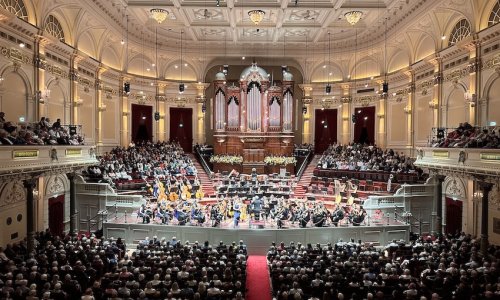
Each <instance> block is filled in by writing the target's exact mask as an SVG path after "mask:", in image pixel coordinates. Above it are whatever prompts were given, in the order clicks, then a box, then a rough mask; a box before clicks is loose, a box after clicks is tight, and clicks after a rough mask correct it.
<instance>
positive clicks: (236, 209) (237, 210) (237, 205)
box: [233, 199, 242, 228]
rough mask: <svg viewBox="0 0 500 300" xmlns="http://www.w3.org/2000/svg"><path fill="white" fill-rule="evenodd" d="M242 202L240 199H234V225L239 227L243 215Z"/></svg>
mask: <svg viewBox="0 0 500 300" xmlns="http://www.w3.org/2000/svg"><path fill="white" fill-rule="evenodd" d="M241 205H242V204H241V203H240V200H239V199H236V200H235V201H234V206H233V211H234V227H235V228H237V227H238V224H239V222H240V217H241Z"/></svg>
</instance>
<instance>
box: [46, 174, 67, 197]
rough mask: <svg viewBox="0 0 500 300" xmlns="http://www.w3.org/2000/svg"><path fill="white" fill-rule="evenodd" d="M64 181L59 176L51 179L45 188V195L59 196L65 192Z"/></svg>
mask: <svg viewBox="0 0 500 300" xmlns="http://www.w3.org/2000/svg"><path fill="white" fill-rule="evenodd" d="M65 181H66V180H65V179H63V178H61V176H54V177H52V178H51V179H50V180H49V182H48V183H47V187H46V189H45V194H46V195H54V194H61V193H64V192H65Z"/></svg>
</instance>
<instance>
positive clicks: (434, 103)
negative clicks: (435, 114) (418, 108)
mask: <svg viewBox="0 0 500 300" xmlns="http://www.w3.org/2000/svg"><path fill="white" fill-rule="evenodd" d="M429 108H430V109H437V108H438V103H437V101H435V100H431V101H429Z"/></svg>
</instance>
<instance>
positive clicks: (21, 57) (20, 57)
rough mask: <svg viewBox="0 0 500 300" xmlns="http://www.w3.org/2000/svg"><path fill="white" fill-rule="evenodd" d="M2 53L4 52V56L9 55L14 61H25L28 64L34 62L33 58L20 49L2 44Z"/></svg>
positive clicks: (0, 47) (0, 48)
mask: <svg viewBox="0 0 500 300" xmlns="http://www.w3.org/2000/svg"><path fill="white" fill-rule="evenodd" d="M0 53H2V55H3V56H5V57H7V58H8V59H10V60H12V61H14V62H18V63H24V64H27V65H32V64H33V58H31V57H29V56H27V55H25V54H24V53H23V52H21V51H19V50H18V49H10V48H6V47H3V46H0Z"/></svg>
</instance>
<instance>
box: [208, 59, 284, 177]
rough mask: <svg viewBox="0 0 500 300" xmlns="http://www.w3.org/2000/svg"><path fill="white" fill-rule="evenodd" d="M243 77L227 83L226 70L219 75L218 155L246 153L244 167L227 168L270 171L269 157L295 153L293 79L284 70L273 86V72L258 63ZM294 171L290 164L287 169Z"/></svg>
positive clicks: (215, 114) (215, 112)
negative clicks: (267, 164)
mask: <svg viewBox="0 0 500 300" xmlns="http://www.w3.org/2000/svg"><path fill="white" fill-rule="evenodd" d="M239 78H240V80H239V82H237V83H236V82H227V81H226V78H225V75H224V74H223V73H222V72H219V73H217V74H216V78H215V81H214V91H215V97H214V99H215V100H214V101H215V103H214V105H213V106H212V107H213V118H214V124H216V126H215V133H214V137H215V145H214V150H215V154H216V155H218V154H229V155H241V156H243V164H242V165H241V166H227V169H231V168H234V169H239V171H242V172H244V173H250V172H251V170H252V169H253V168H255V169H256V170H257V172H259V173H266V168H265V165H264V157H265V156H269V155H283V156H292V153H293V132H292V128H293V124H292V123H293V118H294V115H293V114H294V107H293V106H294V105H293V103H294V101H293V87H294V82H293V78H292V75H291V74H290V73H288V72H284V73H283V80H282V82H281V83H279V84H273V85H271V84H270V82H269V74H268V73H267V72H266V71H265V70H264V69H262V68H261V67H258V66H257V65H256V64H255V63H254V64H252V66H250V67H248V68H246V69H245V70H244V71H243V72H242V74H241V76H240V77H239ZM217 167H221V166H214V169H215V171H220V169H219V170H218V169H217ZM290 169H291V170H290ZM292 170H293V166H291V168H290V166H288V168H287V171H292Z"/></svg>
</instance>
